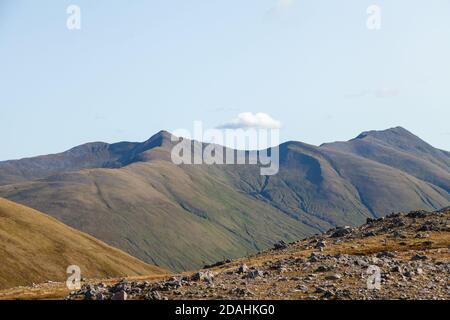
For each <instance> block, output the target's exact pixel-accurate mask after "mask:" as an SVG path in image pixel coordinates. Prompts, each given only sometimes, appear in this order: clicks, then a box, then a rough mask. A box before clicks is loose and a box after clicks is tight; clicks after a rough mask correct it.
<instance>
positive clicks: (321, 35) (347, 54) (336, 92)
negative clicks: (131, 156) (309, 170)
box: [0, 0, 450, 160]
mask: <svg viewBox="0 0 450 320" xmlns="http://www.w3.org/2000/svg"><path fill="white" fill-rule="evenodd" d="M70 5H76V6H78V7H79V8H80V17H81V20H80V21H81V22H80V26H81V29H79V30H78V29H74V30H71V29H69V28H68V27H67V20H68V18H70V16H71V14H68V13H67V8H68V7H69V6H70ZM371 5H377V6H378V8H380V9H381V15H380V17H381V20H379V21H380V27H381V28H380V29H377V30H373V29H369V28H368V26H367V20H368V18H370V17H371V16H370V14H368V13H367V9H368V8H369V6H371ZM449 12H450V1H448V0H430V1H422V0H420V1H419V0H395V1H391V0H369V1H366V0H340V1H334V0H333V1H330V0H327V1H324V0H226V1H225V0H221V1H219V0H133V1H125V0H96V1H92V0H70V1H66V0H58V1H55V0H40V1H34V0H0V137H1V140H0V141H1V148H0V160H7V159H17V158H22V157H29V156H34V155H40V154H48V153H56V152H61V151H64V150H67V149H69V148H71V147H73V146H76V145H79V144H82V143H86V142H92V141H105V142H118V141H144V140H146V139H148V138H149V137H150V136H152V135H153V134H154V133H156V132H158V131H159V130H162V129H165V130H169V131H174V130H177V129H181V128H183V129H187V130H193V123H194V121H202V122H203V124H204V127H206V128H216V127H218V128H221V127H224V126H227V124H231V125H235V126H236V125H237V124H239V123H240V122H245V119H249V117H250V119H265V120H264V121H266V122H267V121H268V122H270V123H276V124H277V125H279V126H280V127H281V129H280V130H281V131H280V136H281V140H283V141H287V140H297V141H302V142H306V143H310V144H314V145H320V144H321V143H324V142H331V141H336V140H348V139H351V138H353V137H355V136H357V135H358V134H359V133H360V132H362V131H367V130H381V129H387V128H390V127H395V126H403V127H405V128H406V129H408V130H410V131H411V132H413V133H414V134H416V135H418V136H420V137H421V138H422V139H424V140H425V141H427V142H429V143H431V144H432V145H433V146H436V147H438V148H441V149H445V150H450V126H449V125H448V122H449V121H448V120H449V119H450V90H449V84H450V63H449V60H448V57H450V41H449V39H450V19H448V16H449ZM252 117H253V118H252Z"/></svg>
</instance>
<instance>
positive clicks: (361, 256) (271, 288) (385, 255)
mask: <svg viewBox="0 0 450 320" xmlns="http://www.w3.org/2000/svg"><path fill="white" fill-rule="evenodd" d="M377 271H379V275H380V278H379V280H380V281H379V282H377V281H376V280H377ZM449 276H450V209H445V210H441V211H439V212H435V213H429V212H424V211H416V212H410V213H408V214H392V215H390V216H388V217H386V218H382V219H377V220H373V219H368V221H367V224H365V225H363V226H361V227H358V228H348V227H343V228H337V229H332V230H329V231H328V232H327V233H325V234H323V235H317V236H314V237H312V238H309V239H306V240H302V241H299V242H296V243H292V244H285V243H283V242H281V243H278V244H276V245H275V247H274V249H272V250H269V251H266V252H261V253H258V254H256V255H253V256H250V257H247V258H244V259H240V260H236V261H224V262H219V263H217V264H216V265H214V266H209V267H205V269H204V270H201V271H199V272H195V273H190V274H180V275H175V276H171V277H170V278H165V279H158V280H155V279H153V280H151V281H144V280H141V281H136V280H126V279H122V280H118V281H116V282H98V283H94V282H90V283H88V284H84V285H83V287H82V288H81V290H79V291H76V292H72V293H70V295H69V296H67V297H66V299H75V300H79V299H93V300H105V299H114V300H125V299H128V300H130V299H138V300H141V299H149V300H160V299H163V300H166V299H446V300H449V299H450V279H449ZM378 284H379V286H378Z"/></svg>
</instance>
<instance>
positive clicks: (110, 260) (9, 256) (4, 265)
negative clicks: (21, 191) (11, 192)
mask: <svg viewBox="0 0 450 320" xmlns="http://www.w3.org/2000/svg"><path fill="white" fill-rule="evenodd" d="M0 259H1V261H2V262H1V264H0V289H4V288H10V287H15V286H19V285H31V284H32V283H33V282H34V283H40V282H45V281H48V280H52V281H64V280H65V279H67V277H68V275H67V274H66V269H67V267H68V266H70V265H78V266H79V267H80V268H81V272H82V276H83V277H88V278H97V279H99V278H107V277H114V276H116V277H119V276H136V275H147V274H155V275H156V274H164V273H166V272H165V271H163V270H162V269H161V268H159V267H156V266H151V265H148V264H146V263H144V262H142V261H140V260H138V259H136V258H134V257H132V256H130V255H128V254H126V253H124V252H123V251H120V250H118V249H116V248H113V247H111V246H109V245H107V244H105V243H103V242H101V241H99V240H97V239H94V238H93V237H91V236H89V235H87V234H84V233H82V232H79V231H76V230H74V229H72V228H70V227H68V226H66V225H64V224H62V223H61V222H59V221H57V220H55V219H54V218H51V217H49V216H47V215H45V214H43V213H40V212H38V211H36V210H33V209H30V208H27V207H25V206H22V205H19V204H16V203H13V202H11V201H8V200H5V199H0Z"/></svg>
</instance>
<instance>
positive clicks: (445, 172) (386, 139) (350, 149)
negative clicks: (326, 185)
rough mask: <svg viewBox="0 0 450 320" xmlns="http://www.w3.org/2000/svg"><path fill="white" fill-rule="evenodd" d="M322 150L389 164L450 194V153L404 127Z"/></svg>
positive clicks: (364, 134)
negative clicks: (433, 145) (350, 154)
mask: <svg viewBox="0 0 450 320" xmlns="http://www.w3.org/2000/svg"><path fill="white" fill-rule="evenodd" d="M322 147H323V148H327V149H331V150H336V151H341V152H344V153H352V154H355V155H358V156H361V157H364V158H367V159H370V160H374V161H377V162H379V163H382V164H386V165H388V166H391V167H394V168H396V169H400V170H401V171H404V172H407V173H409V174H411V175H413V176H415V177H417V178H419V179H421V180H424V181H427V182H430V183H432V184H434V185H436V186H438V187H440V188H442V189H444V190H445V191H447V192H450V154H449V153H448V152H447V151H443V150H439V149H436V148H433V147H432V146H431V145H429V144H428V143H426V142H425V141H423V140H421V139H419V138H418V137H416V136H415V135H413V134H412V133H410V132H409V131H407V130H405V129H403V128H401V127H397V128H393V129H389V130H385V131H369V132H364V133H362V134H360V135H359V136H358V137H357V138H355V139H353V140H350V141H348V142H335V143H330V144H324V145H323V146H322Z"/></svg>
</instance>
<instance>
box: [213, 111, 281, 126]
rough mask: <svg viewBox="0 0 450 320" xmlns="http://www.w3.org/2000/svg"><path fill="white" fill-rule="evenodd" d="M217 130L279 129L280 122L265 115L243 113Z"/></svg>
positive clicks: (260, 113)
mask: <svg viewBox="0 0 450 320" xmlns="http://www.w3.org/2000/svg"><path fill="white" fill-rule="evenodd" d="M218 128H219V129H249V128H257V129H280V128H281V122H280V121H278V120H275V119H273V118H272V117H271V116H270V115H268V114H267V113H262V112H258V113H252V112H243V113H240V114H238V116H237V118H236V119H233V120H232V121H231V122H228V123H225V124H223V125H221V126H219V127H218Z"/></svg>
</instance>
